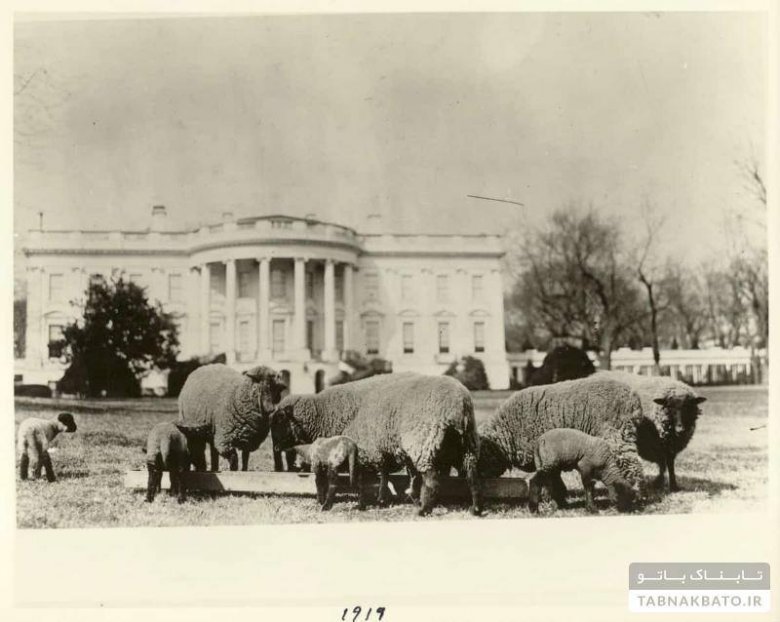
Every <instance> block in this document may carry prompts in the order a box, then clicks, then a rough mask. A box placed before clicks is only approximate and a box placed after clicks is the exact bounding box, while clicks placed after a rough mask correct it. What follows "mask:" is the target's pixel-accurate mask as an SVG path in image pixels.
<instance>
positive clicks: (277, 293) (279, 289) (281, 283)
mask: <svg viewBox="0 0 780 622" xmlns="http://www.w3.org/2000/svg"><path fill="white" fill-rule="evenodd" d="M286 277H287V275H286V274H285V273H284V271H283V270H281V269H280V268H274V269H273V270H271V298H275V299H277V300H279V299H280V298H286V297H287V278H286Z"/></svg>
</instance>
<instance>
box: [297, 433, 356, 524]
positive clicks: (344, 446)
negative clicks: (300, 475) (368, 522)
mask: <svg viewBox="0 0 780 622" xmlns="http://www.w3.org/2000/svg"><path fill="white" fill-rule="evenodd" d="M293 450H294V451H295V453H296V454H297V455H298V456H300V457H301V460H302V461H303V462H304V463H305V464H308V465H310V466H311V470H312V472H313V473H314V481H315V483H316V485H317V501H319V503H320V505H321V506H322V507H321V508H320V509H321V510H322V511H323V512H325V511H327V510H329V509H331V508H332V507H333V498H334V496H335V494H336V486H337V485H338V479H339V470H340V469H342V468H343V467H345V466H346V467H348V469H349V484H350V486H352V487H353V488H355V487H357V488H358V491H359V494H360V497H359V502H358V508H359V509H361V510H363V509H365V499H364V497H363V487H362V485H361V484H362V477H361V468H360V464H359V462H358V446H357V445H356V444H355V441H353V440H352V439H351V438H349V437H346V436H332V437H330V438H318V439H316V440H315V441H314V442H313V443H312V444H311V445H296V446H295V447H293Z"/></svg>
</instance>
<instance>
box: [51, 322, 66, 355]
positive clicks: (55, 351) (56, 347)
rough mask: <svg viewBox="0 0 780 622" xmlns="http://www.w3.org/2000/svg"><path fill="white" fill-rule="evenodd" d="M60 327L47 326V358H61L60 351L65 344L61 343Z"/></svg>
mask: <svg viewBox="0 0 780 622" xmlns="http://www.w3.org/2000/svg"><path fill="white" fill-rule="evenodd" d="M62 339H63V335H62V325H61V324H50V325H49V358H52V359H58V358H60V357H61V356H62V351H63V350H64V348H65V343H64V342H63V341H62Z"/></svg>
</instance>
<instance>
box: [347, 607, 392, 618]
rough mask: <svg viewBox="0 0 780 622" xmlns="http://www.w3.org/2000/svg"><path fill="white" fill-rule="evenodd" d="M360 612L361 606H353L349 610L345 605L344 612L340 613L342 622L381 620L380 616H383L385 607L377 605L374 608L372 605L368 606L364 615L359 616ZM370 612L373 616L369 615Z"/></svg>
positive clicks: (361, 611)
mask: <svg viewBox="0 0 780 622" xmlns="http://www.w3.org/2000/svg"><path fill="white" fill-rule="evenodd" d="M362 613H363V608H362V607H361V606H360V605H358V606H356V607H353V608H352V610H351V611H350V610H349V608H348V607H345V608H344V612H343V613H342V614H341V619H342V620H343V621H344V622H358V620H364V621H365V622H369V621H370V620H376V621H377V622H381V620H382V618H384V617H385V608H384V607H377V608H376V609H373V608H372V607H369V608H368V611H366V614H365V616H361V615H360V614H362ZM372 613H373V614H374V617H373V618H372V617H371V614H372Z"/></svg>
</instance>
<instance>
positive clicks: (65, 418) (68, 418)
mask: <svg viewBox="0 0 780 622" xmlns="http://www.w3.org/2000/svg"><path fill="white" fill-rule="evenodd" d="M57 421H59V422H60V423H61V424H62V425H64V426H65V431H66V432H75V431H76V421H75V420H74V419H73V415H71V414H70V413H60V414H59V415H57Z"/></svg>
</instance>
